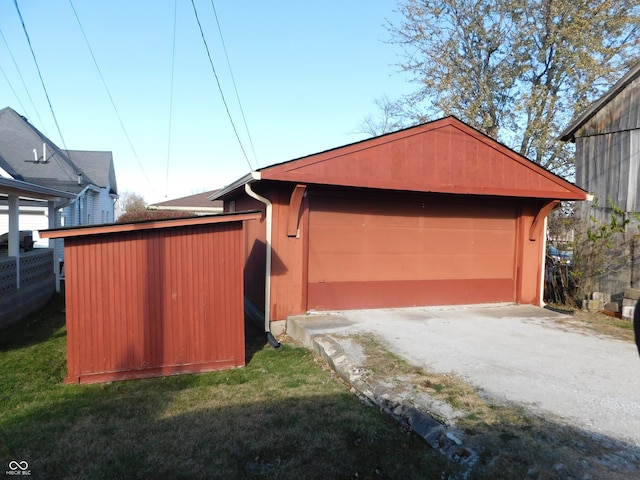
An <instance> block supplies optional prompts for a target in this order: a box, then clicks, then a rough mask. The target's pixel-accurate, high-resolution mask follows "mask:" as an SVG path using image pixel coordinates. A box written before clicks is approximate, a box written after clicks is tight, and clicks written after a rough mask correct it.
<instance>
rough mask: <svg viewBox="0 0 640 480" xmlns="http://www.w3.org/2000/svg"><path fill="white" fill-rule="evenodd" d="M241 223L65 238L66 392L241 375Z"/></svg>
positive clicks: (242, 344) (242, 257) (242, 264)
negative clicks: (127, 382) (217, 373)
mask: <svg viewBox="0 0 640 480" xmlns="http://www.w3.org/2000/svg"><path fill="white" fill-rule="evenodd" d="M254 218H257V215H254ZM179 222H180V221H177V222H176V221H174V223H179ZM157 223H158V224H161V223H162V222H157ZM242 223H243V222H242V221H225V222H219V223H212V224H200V225H183V226H180V225H176V226H175V227H173V228H161V229H147V230H143V231H123V232H117V231H116V232H111V233H105V234H90V235H86V236H71V237H68V238H65V270H66V281H65V289H66V316H67V363H68V375H67V378H66V382H67V383H78V382H79V383H94V382H103V381H112V380H121V379H130V378H141V377H149V376H159V375H170V374H176V373H192V372H200V371H207V370H219V369H225V368H232V367H239V366H242V365H244V361H245V357H244V355H245V354H244V351H245V346H244V311H243V266H244V248H243V240H244V239H243V229H242ZM249 223H251V222H249ZM115 228H117V227H115ZM123 228H126V227H123ZM96 230H97V231H98V232H99V227H98V228H97V229H94V230H90V231H94V233H95V231H96ZM51 236H55V233H54V234H53V235H51Z"/></svg>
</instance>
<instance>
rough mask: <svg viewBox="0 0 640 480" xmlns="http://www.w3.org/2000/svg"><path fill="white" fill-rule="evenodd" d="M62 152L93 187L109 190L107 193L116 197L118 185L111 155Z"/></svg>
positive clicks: (107, 153) (72, 151)
mask: <svg viewBox="0 0 640 480" xmlns="http://www.w3.org/2000/svg"><path fill="white" fill-rule="evenodd" d="M64 152H65V153H66V154H67V156H68V157H69V158H70V159H73V163H74V164H76V165H77V166H78V167H79V168H80V170H81V171H82V174H83V175H85V176H87V177H88V178H89V179H90V180H91V182H92V183H93V184H94V185H96V186H98V187H102V188H109V193H113V194H116V195H117V193H118V185H117V183H116V171H115V168H114V166H113V153H111V152H96V151H89V150H64Z"/></svg>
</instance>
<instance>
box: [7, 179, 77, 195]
mask: <svg viewBox="0 0 640 480" xmlns="http://www.w3.org/2000/svg"><path fill="white" fill-rule="evenodd" d="M0 192H2V193H7V194H9V195H17V196H19V197H24V198H32V199H37V200H61V199H63V198H65V199H70V198H75V197H76V195H75V194H73V193H70V192H65V191H64V190H58V189H55V188H50V187H45V186H42V185H36V184H34V183H28V182H24V181H22V180H15V179H12V178H2V177H0Z"/></svg>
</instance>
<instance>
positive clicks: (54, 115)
mask: <svg viewBox="0 0 640 480" xmlns="http://www.w3.org/2000/svg"><path fill="white" fill-rule="evenodd" d="M13 4H14V5H15V6H16V10H17V11H18V16H19V17H20V23H22V30H23V31H24V34H25V36H26V37H27V43H28V44H29V50H31V56H32V57H33V62H34V63H35V64H36V70H37V71H38V77H39V78H40V83H41V84H42V89H43V90H44V95H45V97H47V103H48V104H49V110H51V116H52V117H53V121H54V123H55V124H56V128H57V130H58V135H60V140H61V141H62V145H63V146H64V149H65V150H69V149H68V148H67V144H66V142H65V141H64V137H63V136H62V131H61V130H60V125H59V124H58V119H57V117H56V114H55V112H54V111H53V105H51V99H50V98H49V92H47V87H46V86H45V84H44V80H43V78H42V73H41V72H40V66H39V65H38V60H37V59H36V54H35V52H34V51H33V46H32V45H31V39H30V38H29V33H28V32H27V27H26V25H25V24H24V19H23V18H22V13H21V12H20V7H18V0H13Z"/></svg>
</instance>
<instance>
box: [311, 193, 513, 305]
mask: <svg viewBox="0 0 640 480" xmlns="http://www.w3.org/2000/svg"><path fill="white" fill-rule="evenodd" d="M423 200H424V201H421V199H420V198H419V197H416V198H413V199H411V198H395V199H394V198H386V199H377V200H374V199H367V200H363V199H358V198H351V199H349V198H344V197H340V196H324V197H318V198H316V197H314V196H311V197H310V215H309V267H308V309H309V310H349V309H358V308H380V307H407V306H413V305H437V304H470V303H485V302H513V301H515V259H516V209H515V208H514V207H513V206H509V205H506V206H505V205H497V204H493V205H490V204H489V205H482V204H480V205H467V204H464V203H455V202H450V203H445V202H443V201H442V200H441V199H440V200H437V199H436V200H433V199H431V200H427V199H423Z"/></svg>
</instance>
